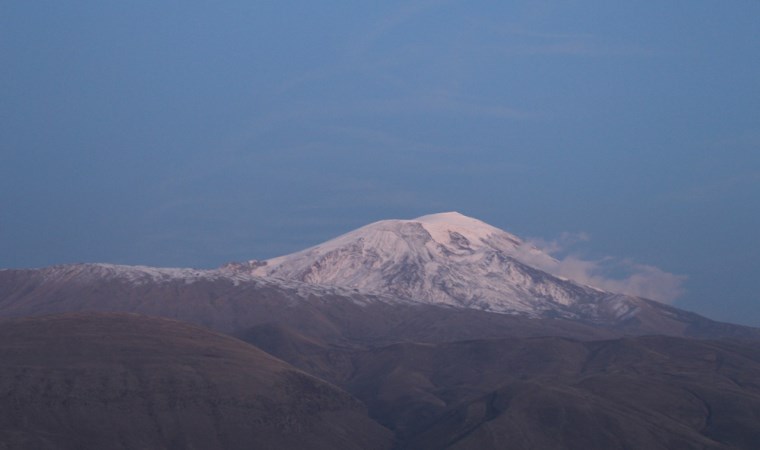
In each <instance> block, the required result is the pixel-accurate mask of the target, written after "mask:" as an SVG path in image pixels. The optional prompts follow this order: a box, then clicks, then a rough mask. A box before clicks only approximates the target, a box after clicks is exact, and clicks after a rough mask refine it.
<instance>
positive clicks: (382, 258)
mask: <svg viewBox="0 0 760 450" xmlns="http://www.w3.org/2000/svg"><path fill="white" fill-rule="evenodd" d="M549 261H553V258H552V257H551V256H550V255H548V254H546V253H544V252H542V251H541V250H539V249H537V248H536V247H534V246H532V245H530V244H528V243H526V242H524V241H523V240H521V239H520V238H518V237H517V236H515V235H512V234H510V233H507V232H506V231H503V230H501V229H499V228H496V227H494V226H491V225H489V224H487V223H485V222H482V221H480V220H477V219H474V218H471V217H467V216H465V215H463V214H460V213H458V212H445V213H439V214H431V215H426V216H422V217H418V218H416V219H411V220H383V221H379V222H375V223H371V224H369V225H366V226H364V227H361V228H359V229H356V230H354V231H351V232H349V233H346V234H344V235H342V236H338V237H337V238H334V239H332V240H329V241H327V242H325V243H322V244H319V245H316V246H314V247H311V248H308V249H306V250H303V251H300V252H297V253H293V254H290V255H285V256H281V257H278V258H273V259H270V260H267V261H251V262H249V263H248V264H245V265H243V266H240V267H238V268H237V269H236V270H241V271H245V272H247V273H249V274H252V275H257V276H264V277H275V278H281V279H289V280H297V281H302V282H306V283H313V284H320V285H327V286H342V287H347V288H354V289H359V290H362V291H364V292H372V293H377V294H386V295H392V296H396V297H401V298H408V299H413V300H417V301H422V302H427V303H442V304H448V305H452V306H458V307H469V308H477V309H484V310H490V311H497V312H510V313H522V314H528V315H533V316H540V315H544V314H554V313H555V312H556V311H559V310H565V311H566V312H567V308H569V307H570V306H572V305H576V304H579V303H583V302H586V301H587V300H588V299H589V298H590V297H593V298H597V297H599V296H601V295H605V294H606V293H604V292H602V291H595V290H593V289H591V288H589V287H587V286H581V285H579V284H577V283H573V282H572V281H569V280H564V279H560V278H557V277H555V276H552V275H550V274H548V273H546V272H543V271H541V270H539V269H536V267H545V266H546V264H545V263H547V262H549ZM572 314H574V313H566V314H564V315H566V316H568V315H570V316H571V315H572ZM560 315H563V314H560Z"/></svg>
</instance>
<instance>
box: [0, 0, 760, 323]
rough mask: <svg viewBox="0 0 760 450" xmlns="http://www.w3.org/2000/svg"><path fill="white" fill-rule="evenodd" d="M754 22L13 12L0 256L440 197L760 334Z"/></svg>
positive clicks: (195, 237) (686, 7) (253, 234)
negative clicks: (655, 277) (655, 283)
mask: <svg viewBox="0 0 760 450" xmlns="http://www.w3.org/2000/svg"><path fill="white" fill-rule="evenodd" d="M759 30H760V2H757V1H749V0H746V1H734V0H730V1H725V2H716V1H705V0H690V1H670V2H631V4H620V3H619V2H604V1H572V0H570V1H564V2H548V1H515V2H496V1H477V0H476V1H468V2H464V1H454V0H449V1H407V2H399V1H386V2H379V3H378V2H374V3H369V2H367V3H364V2H348V1H322V2H305V1H276V2H275V1H257V2H243V1H228V2H215V3H211V2H197V1H184V2H155V1H151V2H148V1H130V2H110V1H105V2H85V1H71V2H60V1H58V2H52V1H35V2H5V3H4V4H3V5H2V6H0V54H1V55H2V61H3V69H2V70H1V71H0V267H37V266H45V265H51V264H58V263H70V262H81V261H104V262H116V263H126V264H149V265H161V266H195V267H215V266H217V265H220V264H222V263H224V262H227V261H229V260H243V259H251V258H256V259H260V258H266V257H271V256H275V255H279V254H283V253H288V252H291V251H294V250H298V249H301V248H304V247H306V246H309V245H313V244H316V243H318V242H320V241H323V240H325V239H328V238H330V237H334V236H336V235H338V234H341V233H343V232H345V231H348V230H351V229H353V228H356V227H358V226H361V225H363V224H366V223H368V222H371V221H375V220H380V219H385V218H413V217H416V216H420V215H423V214H427V213H432V212H439V211H449V210H457V211H460V212H462V213H464V214H467V215H470V216H473V217H477V218H479V219H481V220H484V221H486V222H488V223H491V224H493V225H495V226H498V227H500V228H504V229H506V230H508V231H511V232H513V233H516V234H518V235H521V236H524V237H530V238H535V239H540V240H542V241H543V242H544V243H545V244H546V245H547V246H550V247H552V248H554V249H555V250H557V251H558V252H559V253H558V255H559V256H560V257H566V258H569V259H567V261H577V260H580V261H585V262H590V263H591V266H585V267H586V268H587V269H588V268H589V267H590V269H588V270H593V271H595V275H596V276H601V277H606V279H609V280H615V279H618V280H631V279H633V277H635V276H637V275H638V276H643V277H644V278H643V279H644V280H646V279H647V278H646V276H647V275H646V274H647V273H652V272H651V270H658V271H659V272H657V274H659V275H662V274H666V275H670V274H672V276H673V277H676V278H669V280H670V281H671V282H672V281H673V280H677V282H678V284H679V286H678V287H679V288H681V289H682V290H683V294H682V295H680V297H679V298H677V299H675V301H674V304H675V305H676V306H679V307H683V308H686V309H690V310H694V311H697V312H700V313H702V314H705V315H708V316H710V317H714V318H717V319H722V320H730V321H735V322H740V323H748V324H753V325H756V326H760V294H758V289H757V284H758V283H757V281H758V279H759V278H758V274H760V262H758V261H759V260H760V258H758V255H760V238H758V230H760V31H759ZM563 233H564V234H563ZM567 236H576V237H578V236H582V237H583V238H582V239H567ZM558 243H562V245H557V244H558ZM661 278H662V277H660V278H659V279H661ZM638 280H639V281H641V279H640V278H639V279H638ZM671 300H672V299H671Z"/></svg>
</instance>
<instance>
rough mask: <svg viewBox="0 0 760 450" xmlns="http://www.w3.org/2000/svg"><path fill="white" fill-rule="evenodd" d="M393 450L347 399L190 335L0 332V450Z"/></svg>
mask: <svg viewBox="0 0 760 450" xmlns="http://www.w3.org/2000/svg"><path fill="white" fill-rule="evenodd" d="M390 445H391V434H390V432H389V431H388V430H386V429H385V428H383V427H382V426H380V425H378V424H377V423H376V422H374V421H372V420H371V419H369V418H368V417H367V415H366V409H365V408H364V406H363V405H362V404H361V403H360V402H358V401H357V400H356V399H355V398H354V397H352V396H351V395H349V394H347V393H346V392H344V391H342V390H340V389H339V388H337V387H335V386H333V385H330V384H327V383H325V382H323V381H321V380H319V379H317V378H314V377H312V376H310V375H307V374H305V373H303V372H301V371H299V370H296V369H294V368H293V367H292V366H290V365H288V364H287V363H284V362H283V361H280V360H278V359H275V358H273V357H272V356H270V355H268V354H266V353H264V352H262V351H260V350H258V349H256V348H255V347H253V346H251V345H248V344H246V343H243V342H241V341H239V340H237V339H234V338H231V337H229V336H225V335H222V334H218V333H215V332H212V331H209V330H206V329H203V328H200V327H198V326H195V325H188V324H185V323H181V322H177V321H172V320H165V319H156V318H149V317H144V316H137V315H131V314H68V315H58V316H47V317H39V318H33V319H20V320H10V321H2V322H0V448H9V449H35V450H37V449H72V450H74V449H145V448H151V449H250V448H283V449H287V448H298V449H302V448H303V449H307V448H311V449H325V450H327V449H367V448H370V449H371V448H375V449H385V448H389V447H390Z"/></svg>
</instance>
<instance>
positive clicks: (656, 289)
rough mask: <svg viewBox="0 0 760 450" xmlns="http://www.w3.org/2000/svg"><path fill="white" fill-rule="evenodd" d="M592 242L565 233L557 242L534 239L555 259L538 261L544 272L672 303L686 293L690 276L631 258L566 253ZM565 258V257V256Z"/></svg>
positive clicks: (581, 234) (586, 235)
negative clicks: (578, 245)
mask: <svg viewBox="0 0 760 450" xmlns="http://www.w3.org/2000/svg"><path fill="white" fill-rule="evenodd" d="M589 240H590V236H589V235H588V234H587V233H562V234H561V235H560V236H559V237H558V238H557V239H554V240H543V239H531V240H530V242H531V244H533V245H535V246H536V247H538V248H539V249H541V250H543V251H545V252H546V253H548V254H550V255H552V256H554V257H555V258H554V259H549V258H543V259H539V260H537V261H534V264H536V265H537V266H538V267H539V268H540V269H542V270H545V271H547V272H549V273H552V274H554V275H557V276H561V277H564V278H568V279H571V280H574V281H577V282H580V283H584V284H587V285H589V286H594V287H597V288H600V289H604V290H607V291H611V292H617V293H620V294H627V295H633V296H637V297H644V298H649V299H652V300H657V301H660V302H663V303H672V302H673V301H675V300H676V299H678V298H679V297H681V296H682V295H683V294H684V293H685V289H684V287H683V284H684V282H686V279H687V277H686V276H684V275H676V274H672V273H669V272H666V271H664V270H662V269H660V268H658V267H655V266H652V265H648V264H641V263H638V262H636V261H633V260H631V259H628V258H624V259H621V258H614V257H610V256H608V257H604V258H600V259H584V258H581V257H580V256H578V255H577V254H574V253H571V254H566V253H567V252H568V251H569V250H570V248H571V247H574V246H575V245H577V244H579V243H581V242H586V241H589ZM562 255H564V256H562Z"/></svg>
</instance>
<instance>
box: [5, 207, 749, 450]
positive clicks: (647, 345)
mask: <svg viewBox="0 0 760 450" xmlns="http://www.w3.org/2000/svg"><path fill="white" fill-rule="evenodd" d="M550 258H551V257H550V256H549V255H547V254H545V253H543V252H541V251H540V250H538V249H536V248H535V247H532V246H530V245H529V244H527V243H526V242H524V241H523V240H521V239H519V238H518V237H516V236H514V235H511V234H509V233H507V232H504V231H502V230H498V229H496V228H494V227H491V226H490V225H487V224H484V223H483V222H480V221H477V220H475V219H471V218H468V217H465V216H462V215H460V214H456V213H445V214H436V215H431V216H424V217H421V218H418V219H414V220H392V221H382V222H377V223H375V224H370V225H368V226H366V227H363V228H361V229H359V230H355V231H353V232H350V233H348V234H346V235H343V236H340V237H338V238H336V239H334V240H331V241H329V242H326V243H324V244H320V245H318V246H315V247H313V248H310V249H307V250H304V251H303V252H298V253H295V254H292V255H286V256H283V257H280V258H274V259H272V260H267V261H255V260H251V261H248V262H243V263H230V264H227V265H225V266H223V267H221V268H219V269H213V270H196V269H167V268H153V267H145V266H119V265H112V264H73V265H61V266H53V267H47V268H42V269H5V270H0V318H1V319H3V320H0V359H2V362H0V388H2V390H0V407H1V408H0V410H3V411H4V414H3V415H1V416H0V417H2V420H3V422H2V423H0V449H2V448H141V446H142V447H146V446H147V447H150V448H236V446H240V447H244V446H247V445H252V443H254V444H255V443H258V444H260V446H262V447H263V448H267V447H271V448H309V447H308V446H304V445H306V444H307V443H308V444H309V445H311V446H312V447H311V448H389V449H390V448H397V449H407V448H409V449H412V448H415V449H416V448H423V449H424V448H430V449H433V448H436V449H437V448H452V449H454V448H460V449H465V448H472V449H482V448H504V447H509V448H517V449H523V448H524V449H534V448H541V449H544V448H546V449H552V448H557V449H584V450H586V449H615V448H620V449H623V448H653V449H658V448H662V449H669V448H684V449H692V448H693V449H705V448H710V449H712V448H715V449H722V448H726V449H728V448H747V449H750V448H756V443H757V442H760V425H758V423H760V387H759V384H758V381H757V380H760V354H758V351H757V343H758V342H760V330H758V329H755V328H751V327H744V326H739V325H734V324H728V323H720V322H715V321H712V320H710V319H708V318H705V317H702V316H699V315H697V314H694V313H691V312H687V311H683V310H680V309H677V308H674V307H670V306H667V305H664V304H661V303H658V302H655V301H652V300H647V299H644V298H638V297H631V296H627V295H622V294H619V293H615V292H608V291H604V290H602V289H599V288H597V287H593V286H588V285H585V284H582V283H579V282H577V281H573V280H569V279H565V278H561V277H558V276H556V275H552V274H551V273H549V272H546V271H544V270H542V269H541V267H545V266H547V265H548V264H547V262H550V261H551V260H550ZM51 314H52V315H51ZM138 314H139V315H138ZM149 316H150V317H149ZM158 317H161V318H163V319H159V318H158ZM167 319H171V320H167ZM180 321H181V322H180ZM202 327H206V328H208V329H206V328H202ZM211 330H214V331H211ZM220 333H225V334H220ZM231 336H234V338H233V337H231ZM262 350H263V351H262ZM264 352H266V353H264ZM307 374H308V375H307ZM126 413H129V414H130V415H134V417H135V420H134V421H126V422H125V420H124V419H123V414H126ZM252 430H253V431H252ZM130 436H145V438H144V439H143V440H140V439H142V438H134V437H130ZM109 439H111V440H109ZM257 439H258V440H257Z"/></svg>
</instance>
